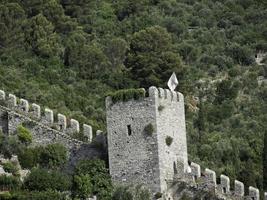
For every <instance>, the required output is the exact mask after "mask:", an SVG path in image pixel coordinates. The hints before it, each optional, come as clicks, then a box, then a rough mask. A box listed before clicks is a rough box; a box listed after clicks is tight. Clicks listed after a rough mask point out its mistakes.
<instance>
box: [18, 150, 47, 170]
mask: <svg viewBox="0 0 267 200" xmlns="http://www.w3.org/2000/svg"><path fill="white" fill-rule="evenodd" d="M42 151H43V147H35V148H24V149H22V150H21V151H20V152H19V154H18V159H19V163H20V165H21V166H22V168H26V169H31V168H33V167H37V165H38V164H39V162H40V154H41V152H42Z"/></svg>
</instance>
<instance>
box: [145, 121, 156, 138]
mask: <svg viewBox="0 0 267 200" xmlns="http://www.w3.org/2000/svg"><path fill="white" fill-rule="evenodd" d="M154 131H155V130H154V126H153V124H151V123H149V124H148V125H146V126H145V128H144V132H145V133H146V134H147V135H149V136H151V135H152V134H153V132H154Z"/></svg>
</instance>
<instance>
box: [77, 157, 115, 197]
mask: <svg viewBox="0 0 267 200" xmlns="http://www.w3.org/2000/svg"><path fill="white" fill-rule="evenodd" d="M74 175H75V176H77V177H76V178H78V177H80V179H82V178H81V177H84V176H88V179H90V180H91V184H92V193H93V194H96V195H97V197H98V198H99V199H100V200H106V199H110V197H111V192H112V183H111V178H110V175H109V174H108V171H107V169H106V167H105V163H104V161H102V160H98V159H94V160H82V161H80V162H79V163H78V164H77V166H76V168H75V173H74ZM86 179H87V178H86ZM77 189H78V188H74V193H79V190H77Z"/></svg>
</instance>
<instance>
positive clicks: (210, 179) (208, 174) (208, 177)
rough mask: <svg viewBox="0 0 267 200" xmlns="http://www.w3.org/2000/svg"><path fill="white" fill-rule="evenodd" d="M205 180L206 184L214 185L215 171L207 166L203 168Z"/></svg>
mask: <svg viewBox="0 0 267 200" xmlns="http://www.w3.org/2000/svg"><path fill="white" fill-rule="evenodd" d="M204 174H205V181H206V184H208V186H212V187H216V173H215V171H212V170H210V169H208V168H206V169H205V172H204Z"/></svg>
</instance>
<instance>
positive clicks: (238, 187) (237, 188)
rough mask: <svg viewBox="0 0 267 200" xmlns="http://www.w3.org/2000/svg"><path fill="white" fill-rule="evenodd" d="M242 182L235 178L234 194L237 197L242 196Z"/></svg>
mask: <svg viewBox="0 0 267 200" xmlns="http://www.w3.org/2000/svg"><path fill="white" fill-rule="evenodd" d="M244 191H245V190H244V183H242V182H240V181H238V180H235V195H236V196H238V197H243V196H244V193H245V192H244Z"/></svg>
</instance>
